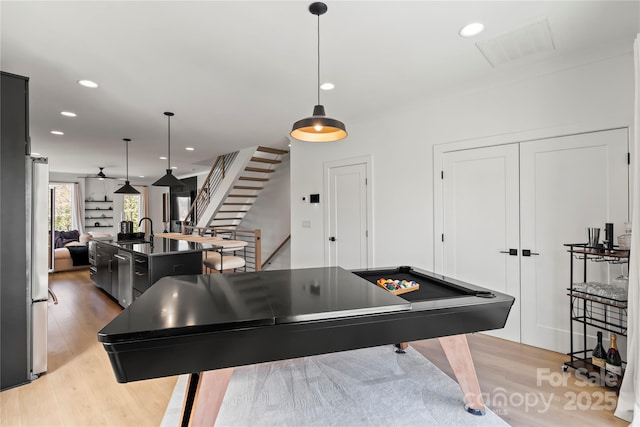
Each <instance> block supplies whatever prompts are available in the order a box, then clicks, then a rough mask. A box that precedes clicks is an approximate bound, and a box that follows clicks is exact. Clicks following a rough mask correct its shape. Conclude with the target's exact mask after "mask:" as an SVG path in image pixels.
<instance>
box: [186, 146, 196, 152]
mask: <svg viewBox="0 0 640 427" xmlns="http://www.w3.org/2000/svg"><path fill="white" fill-rule="evenodd" d="M184 149H185V150H187V151H193V150H195V148H193V147H185V148H184Z"/></svg>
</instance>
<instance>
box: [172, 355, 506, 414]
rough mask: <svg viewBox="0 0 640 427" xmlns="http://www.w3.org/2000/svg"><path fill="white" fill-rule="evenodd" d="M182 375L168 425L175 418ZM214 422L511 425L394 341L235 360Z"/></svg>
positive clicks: (182, 387)
mask: <svg viewBox="0 0 640 427" xmlns="http://www.w3.org/2000/svg"><path fill="white" fill-rule="evenodd" d="M186 383H187V377H186V375H184V376H181V377H180V378H179V380H178V383H177V384H176V389H175V391H174V394H173V397H172V399H171V401H170V402H169V405H168V407H167V411H166V413H165V417H164V419H163V422H162V426H164V427H169V426H177V425H178V424H179V419H180V411H181V409H182V401H183V397H184V390H185V388H186ZM216 426H220V427H231V426H234V427H235V426H278V427H281V426H292V427H293V426H295V427H300V426H340V427H342V426H345V427H346V426H358V427H361V426H385V427H386V426H500V427H503V426H508V424H507V423H506V422H504V421H503V420H502V419H501V418H500V417H498V416H497V415H496V414H494V413H493V412H491V411H490V410H487V413H486V414H485V415H483V416H477V415H471V414H469V413H467V412H466V411H465V410H464V399H463V396H462V391H461V390H460V387H459V386H458V384H457V383H456V382H455V381H453V380H452V379H451V378H449V377H448V376H447V375H446V374H445V373H444V372H442V371H441V370H439V369H438V368H437V367H436V366H434V365H433V364H432V363H431V362H430V361H429V360H427V359H426V358H424V356H422V355H421V354H420V353H418V351H416V350H414V349H413V348H411V347H409V348H408V349H407V351H406V353H405V354H397V353H395V352H394V348H393V346H382V347H372V348H365V349H360V350H352V351H345V352H339V353H331V354H326V355H320V356H312V357H303V358H298V359H290V360H285V361H280V362H271V363H261V364H257V365H251V366H244V367H240V368H236V369H235V370H234V373H233V376H232V378H231V381H230V383H229V387H228V389H227V393H226V394H225V397H224V401H223V403H222V407H221V409H220V413H219V415H218V418H217V420H216Z"/></svg>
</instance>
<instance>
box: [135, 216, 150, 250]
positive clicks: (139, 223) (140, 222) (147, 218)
mask: <svg viewBox="0 0 640 427" xmlns="http://www.w3.org/2000/svg"><path fill="white" fill-rule="evenodd" d="M145 219H146V220H147V221H149V240H150V241H151V244H153V221H151V218H149V217H148V216H145V217H143V218H140V221H139V222H138V228H140V225H141V224H142V221H144V220H145Z"/></svg>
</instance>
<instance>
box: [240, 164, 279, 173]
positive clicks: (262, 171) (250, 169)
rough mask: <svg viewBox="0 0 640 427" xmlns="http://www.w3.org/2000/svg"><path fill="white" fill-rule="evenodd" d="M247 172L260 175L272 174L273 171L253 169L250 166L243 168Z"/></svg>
mask: <svg viewBox="0 0 640 427" xmlns="http://www.w3.org/2000/svg"><path fill="white" fill-rule="evenodd" d="M244 170H246V171H247V172H260V173H273V172H274V170H273V169H264V168H253V167H251V166H247V167H246V168H244Z"/></svg>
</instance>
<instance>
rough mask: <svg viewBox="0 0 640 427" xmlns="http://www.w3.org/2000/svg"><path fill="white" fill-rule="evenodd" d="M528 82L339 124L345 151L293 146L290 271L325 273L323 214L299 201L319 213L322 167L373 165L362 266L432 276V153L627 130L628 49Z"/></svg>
mask: <svg viewBox="0 0 640 427" xmlns="http://www.w3.org/2000/svg"><path fill="white" fill-rule="evenodd" d="M532 68H533V67H532ZM497 72H498V71H496V73H497ZM502 73H504V72H502ZM530 74H531V73H530ZM535 74H536V75H534V76H531V75H525V76H523V75H517V76H514V77H512V78H511V79H507V78H503V79H502V81H500V82H493V83H491V84H490V85H485V86H484V87H485V88H484V89H481V90H475V91H470V92H466V93H461V94H452V95H450V96H447V97H442V98H439V99H430V100H429V99H425V100H424V101H421V102H420V101H419V102H417V103H416V104H414V105H407V106H402V107H401V108H396V109H394V110H393V111H391V112H388V113H387V115H384V116H382V117H373V118H371V120H369V121H361V122H357V123H346V125H347V129H348V131H349V136H348V138H347V139H345V140H343V141H339V142H335V143H329V144H317V143H316V144H312V143H303V142H299V141H294V142H292V145H291V224H292V225H291V233H292V247H291V253H292V255H291V266H292V267H293V268H301V267H312V266H322V265H325V260H324V245H325V243H326V241H327V233H326V232H325V231H324V226H325V218H324V216H323V212H324V210H323V208H322V207H320V208H318V206H311V205H310V204H308V203H304V202H302V201H301V200H300V198H301V196H302V195H308V194H310V193H320V196H321V206H322V204H324V203H326V196H327V195H326V194H324V185H323V182H322V180H323V163H324V162H329V161H335V160H341V159H347V158H350V157H356V156H362V155H368V154H370V155H371V156H372V158H373V177H372V179H371V182H370V185H372V190H373V230H370V236H371V237H372V238H373V247H374V254H373V261H372V262H371V264H370V266H371V267H381V266H393V265H413V266H416V267H420V268H424V269H427V270H432V269H433V178H432V174H433V145H435V144H442V143H446V142H452V141H459V140H467V139H477V138H482V137H488V136H494V135H505V134H513V135H516V134H520V135H522V134H523V133H526V132H529V131H534V130H538V131H539V130H540V129H546V130H548V132H549V136H552V135H554V130H557V129H559V128H566V127H567V126H573V127H580V128H584V130H593V129H597V128H602V126H605V127H606V126H607V125H610V126H621V125H626V126H631V125H632V124H633V120H632V117H633V87H634V82H633V56H632V53H631V44H628V47H627V46H626V45H625V46H623V48H621V49H617V50H616V51H615V52H614V53H610V54H609V57H607V56H603V57H602V56H601V57H600V58H598V59H594V58H593V57H591V58H590V59H589V62H588V63H586V64H583V65H576V63H575V61H573V62H571V61H567V60H566V59H563V58H558V59H557V61H556V63H550V65H549V66H547V67H546V68H545V67H536V70H535ZM425 78H428V77H425ZM354 102H357V100H356V101H354ZM328 107H329V108H330V106H328ZM514 138H515V136H514ZM303 220H310V221H311V223H312V228H302V221H303Z"/></svg>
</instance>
